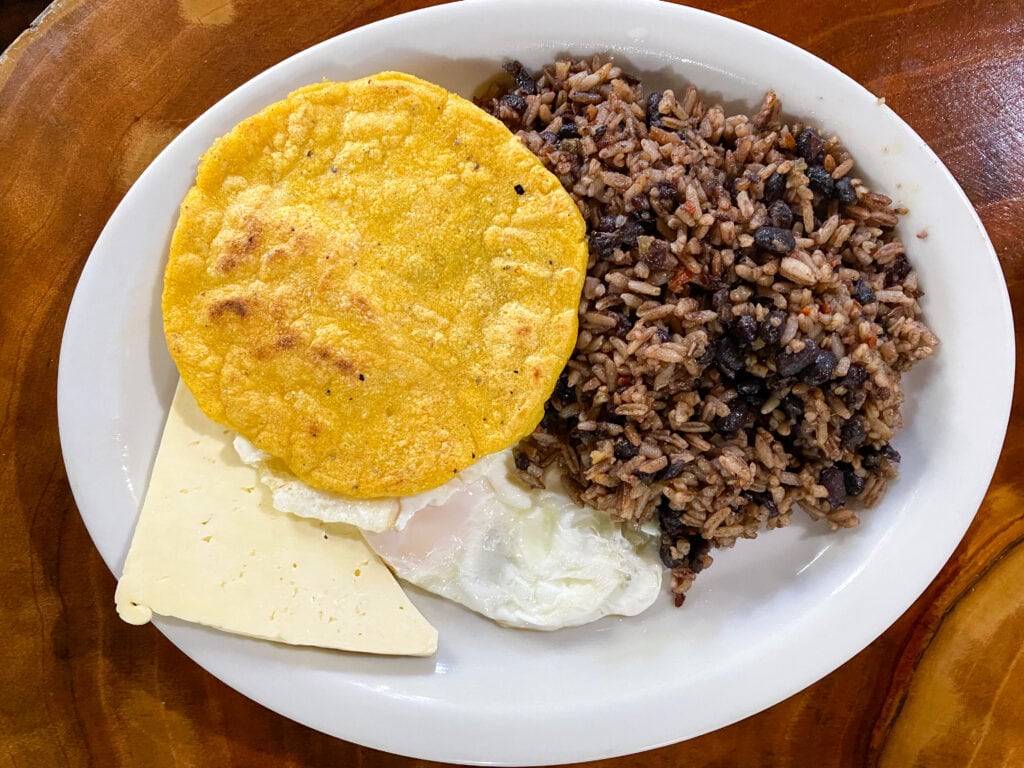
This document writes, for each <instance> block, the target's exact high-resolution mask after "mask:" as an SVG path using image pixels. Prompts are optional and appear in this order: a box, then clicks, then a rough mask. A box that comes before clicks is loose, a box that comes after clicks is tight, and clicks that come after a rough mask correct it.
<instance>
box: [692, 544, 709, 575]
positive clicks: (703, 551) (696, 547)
mask: <svg viewBox="0 0 1024 768" xmlns="http://www.w3.org/2000/svg"><path fill="white" fill-rule="evenodd" d="M709 549H711V542H710V541H708V540H707V539H702V538H700V537H698V536H691V537H690V570H691V571H693V572H694V573H700V572H701V571H703V570H704V568H706V567H707V565H708V564H709V563H710V559H709V558H707V557H705V555H707V553H708V550H709Z"/></svg>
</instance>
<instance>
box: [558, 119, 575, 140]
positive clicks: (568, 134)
mask: <svg viewBox="0 0 1024 768" xmlns="http://www.w3.org/2000/svg"><path fill="white" fill-rule="evenodd" d="M579 137H580V131H579V128H577V127H576V123H574V122H573V121H572V120H567V121H566V122H564V123H562V127H561V128H559V129H558V138H560V139H578V138H579Z"/></svg>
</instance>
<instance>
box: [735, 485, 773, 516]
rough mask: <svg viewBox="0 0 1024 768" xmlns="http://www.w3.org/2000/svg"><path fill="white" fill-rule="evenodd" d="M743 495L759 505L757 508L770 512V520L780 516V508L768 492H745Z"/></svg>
mask: <svg viewBox="0 0 1024 768" xmlns="http://www.w3.org/2000/svg"><path fill="white" fill-rule="evenodd" d="M743 495H744V496H746V497H747V498H748V499H750V500H751V501H752V502H754V503H755V504H757V506H759V507H763V508H764V509H766V510H768V519H769V520H772V519H774V518H776V517H778V516H779V508H778V507H777V506H776V504H775V499H774V498H772V495H771V494H770V493H769V492H768V491H743Z"/></svg>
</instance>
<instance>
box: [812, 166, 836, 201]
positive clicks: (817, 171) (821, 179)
mask: <svg viewBox="0 0 1024 768" xmlns="http://www.w3.org/2000/svg"><path fill="white" fill-rule="evenodd" d="M806 173H807V186H808V187H810V188H811V191H812V192H817V193H818V194H819V195H821V196H822V197H824V198H826V199H828V198H830V197H832V193H833V192H834V191H835V188H836V184H835V182H834V181H833V180H832V174H831V173H829V172H828V171H826V170H825V169H824V168H823V167H822V166H820V165H812V166H811V167H810V168H808V169H807V171H806Z"/></svg>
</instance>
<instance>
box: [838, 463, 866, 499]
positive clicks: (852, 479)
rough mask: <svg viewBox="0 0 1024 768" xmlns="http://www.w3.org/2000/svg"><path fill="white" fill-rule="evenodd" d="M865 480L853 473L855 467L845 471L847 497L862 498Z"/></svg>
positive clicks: (844, 483)
mask: <svg viewBox="0 0 1024 768" xmlns="http://www.w3.org/2000/svg"><path fill="white" fill-rule="evenodd" d="M864 481H865V478H864V477H862V476H861V475H858V474H857V473H856V472H854V471H853V467H850V468H848V469H844V470H843V485H845V486H846V495H847V496H860V494H861V492H862V491H863V490H864Z"/></svg>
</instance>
